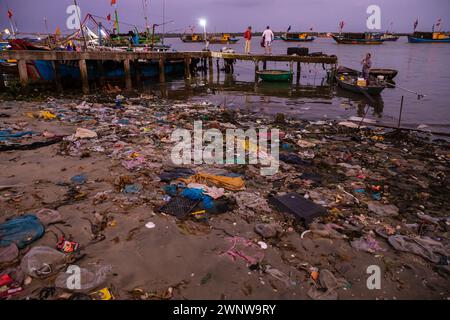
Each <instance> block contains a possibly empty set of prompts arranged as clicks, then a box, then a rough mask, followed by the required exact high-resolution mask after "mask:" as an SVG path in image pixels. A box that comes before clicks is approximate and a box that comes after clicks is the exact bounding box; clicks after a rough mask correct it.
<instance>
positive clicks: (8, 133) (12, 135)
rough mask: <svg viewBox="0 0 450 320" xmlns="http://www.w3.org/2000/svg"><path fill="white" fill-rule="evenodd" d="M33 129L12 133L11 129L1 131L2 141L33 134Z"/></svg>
mask: <svg viewBox="0 0 450 320" xmlns="http://www.w3.org/2000/svg"><path fill="white" fill-rule="evenodd" d="M33 133H34V132H33V131H24V132H16V133H11V130H5V131H0V141H5V140H8V139H11V138H21V137H23V136H26V135H32V134H33Z"/></svg>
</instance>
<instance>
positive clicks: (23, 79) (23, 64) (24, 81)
mask: <svg viewBox="0 0 450 320" xmlns="http://www.w3.org/2000/svg"><path fill="white" fill-rule="evenodd" d="M17 66H18V68H19V78H20V84H21V85H22V87H26V86H28V72H27V61H26V60H23V59H21V60H19V62H18V63H17Z"/></svg>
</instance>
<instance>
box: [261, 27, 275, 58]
mask: <svg viewBox="0 0 450 320" xmlns="http://www.w3.org/2000/svg"><path fill="white" fill-rule="evenodd" d="M262 37H263V39H264V52H265V54H272V41H273V39H274V38H275V35H274V34H273V31H272V30H270V26H267V28H266V30H264V32H263V34H262Z"/></svg>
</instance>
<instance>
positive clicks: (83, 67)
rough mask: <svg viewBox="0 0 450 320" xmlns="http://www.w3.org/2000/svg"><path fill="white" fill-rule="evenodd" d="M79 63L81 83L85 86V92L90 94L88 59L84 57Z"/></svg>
mask: <svg viewBox="0 0 450 320" xmlns="http://www.w3.org/2000/svg"><path fill="white" fill-rule="evenodd" d="M78 65H79V67H80V76H81V85H82V88H83V93H84V94H88V93H89V80H88V72H87V66H86V60H84V59H82V60H79V61H78Z"/></svg>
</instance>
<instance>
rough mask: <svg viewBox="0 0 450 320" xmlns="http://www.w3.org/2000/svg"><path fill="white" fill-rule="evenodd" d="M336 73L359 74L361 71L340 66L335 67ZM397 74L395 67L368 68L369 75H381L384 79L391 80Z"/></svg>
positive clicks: (375, 76)
mask: <svg viewBox="0 0 450 320" xmlns="http://www.w3.org/2000/svg"><path fill="white" fill-rule="evenodd" d="M337 74H338V75H342V74H349V75H353V76H360V75H361V72H360V71H358V70H355V69H351V68H348V67H343V66H340V67H339V68H338V69H337ZM397 74H398V70H395V69H382V68H373V69H370V71H369V75H371V76H372V77H374V78H377V77H378V76H383V77H384V79H385V80H392V79H394V78H395V77H396V76H397Z"/></svg>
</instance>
